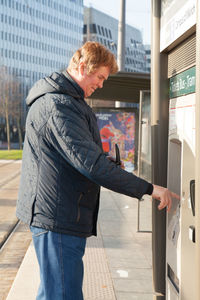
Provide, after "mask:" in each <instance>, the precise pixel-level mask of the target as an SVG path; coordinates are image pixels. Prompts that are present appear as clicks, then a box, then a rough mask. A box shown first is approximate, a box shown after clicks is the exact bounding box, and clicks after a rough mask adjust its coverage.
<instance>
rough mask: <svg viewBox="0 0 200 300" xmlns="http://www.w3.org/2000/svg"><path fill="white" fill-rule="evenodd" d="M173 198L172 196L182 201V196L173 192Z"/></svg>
mask: <svg viewBox="0 0 200 300" xmlns="http://www.w3.org/2000/svg"><path fill="white" fill-rule="evenodd" d="M171 196H172V198H176V199H178V200H180V196H179V195H177V194H175V193H173V192H171Z"/></svg>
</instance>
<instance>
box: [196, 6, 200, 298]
mask: <svg viewBox="0 0 200 300" xmlns="http://www.w3.org/2000/svg"><path fill="white" fill-rule="evenodd" d="M196 9H197V24H196V107H195V120H196V121H195V122H196V126H195V127H196V131H195V134H196V136H195V166H196V167H195V230H196V233H195V237H196V244H195V247H196V257H195V265H196V270H195V271H196V276H195V278H196V282H195V284H196V286H195V291H196V295H195V300H199V299H200V285H199V280H200V201H199V200H200V199H199V195H200V3H199V1H198V0H197V1H196Z"/></svg>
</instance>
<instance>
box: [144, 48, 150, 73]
mask: <svg viewBox="0 0 200 300" xmlns="http://www.w3.org/2000/svg"><path fill="white" fill-rule="evenodd" d="M144 50H145V59H146V72H147V73H151V45H144Z"/></svg>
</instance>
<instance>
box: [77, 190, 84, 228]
mask: <svg viewBox="0 0 200 300" xmlns="http://www.w3.org/2000/svg"><path fill="white" fill-rule="evenodd" d="M82 198H83V193H80V196H79V197H78V201H77V206H78V211H77V218H76V222H77V223H78V222H79V221H80V217H81V209H80V202H81V199H82Z"/></svg>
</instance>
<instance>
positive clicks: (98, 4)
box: [83, 0, 151, 44]
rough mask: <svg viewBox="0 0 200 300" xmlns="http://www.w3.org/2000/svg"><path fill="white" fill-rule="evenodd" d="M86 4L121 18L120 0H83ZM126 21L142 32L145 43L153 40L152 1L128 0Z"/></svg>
mask: <svg viewBox="0 0 200 300" xmlns="http://www.w3.org/2000/svg"><path fill="white" fill-rule="evenodd" d="M83 3H84V5H85V6H92V7H94V8H96V9H98V10H100V11H102V12H104V13H106V14H108V15H110V16H111V17H114V18H115V19H119V10H120V0H83ZM126 23H127V24H129V25H131V26H134V27H136V28H138V29H139V30H140V31H141V32H142V36H143V43H144V44H150V42H151V1H150V0H126Z"/></svg>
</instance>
